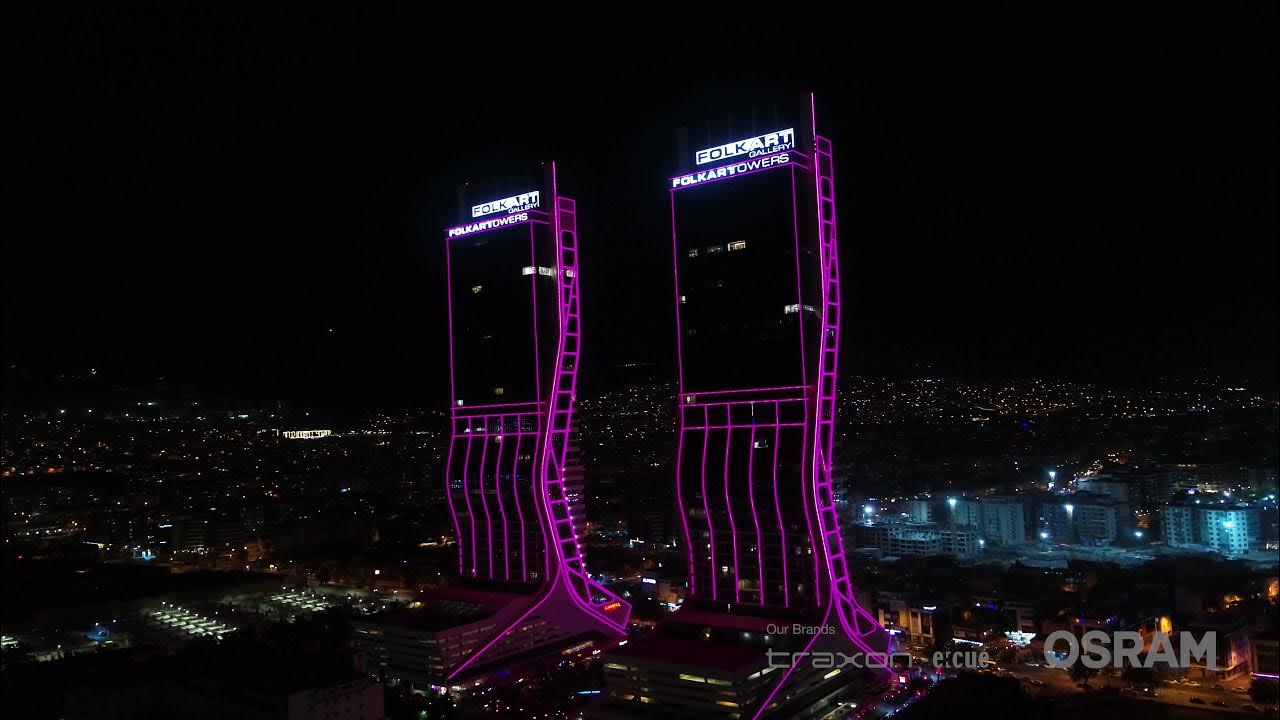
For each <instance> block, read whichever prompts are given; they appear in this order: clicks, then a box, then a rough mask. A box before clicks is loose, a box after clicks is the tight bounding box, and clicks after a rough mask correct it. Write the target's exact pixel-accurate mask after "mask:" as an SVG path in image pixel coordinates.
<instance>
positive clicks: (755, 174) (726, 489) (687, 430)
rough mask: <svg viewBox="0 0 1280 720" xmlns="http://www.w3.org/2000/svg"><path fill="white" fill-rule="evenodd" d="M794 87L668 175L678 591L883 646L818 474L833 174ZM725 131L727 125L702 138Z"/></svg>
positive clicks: (831, 385)
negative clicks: (719, 158) (765, 117)
mask: <svg viewBox="0 0 1280 720" xmlns="http://www.w3.org/2000/svg"><path fill="white" fill-rule="evenodd" d="M808 100H809V103H808V108H807V112H806V113H804V115H805V117H803V122H801V121H799V120H795V121H794V122H795V127H790V126H789V125H788V122H787V121H786V120H785V119H784V120H783V121H781V122H780V124H781V127H755V128H752V129H751V130H750V131H744V132H740V133H738V135H740V136H746V135H750V136H752V138H751V139H749V140H748V141H744V142H742V143H740V145H739V149H740V151H741V154H740V155H739V156H737V157H733V158H729V159H726V160H724V161H723V162H720V163H710V164H708V165H706V166H705V167H704V166H698V167H691V168H688V170H687V172H686V173H685V174H682V175H679V176H677V177H674V178H672V179H671V180H670V181H669V183H668V190H669V193H670V198H671V224H672V251H673V260H674V265H675V269H674V271H675V276H676V297H675V301H676V308H677V312H676V323H677V333H678V337H679V347H678V354H679V368H680V385H679V387H680V393H679V397H678V403H677V407H678V427H679V429H678V432H679V437H678V445H677V459H676V478H675V482H676V497H677V503H678V506H679V516H680V523H681V531H682V534H683V537H684V538H685V539H686V542H685V544H684V546H685V553H686V561H687V562H688V564H689V576H690V598H691V599H692V600H693V601H695V602H697V603H699V604H700V605H701V606H703V607H706V608H719V609H721V610H725V611H728V612H732V613H747V614H754V615H756V616H769V615H770V614H771V613H778V614H779V615H778V616H780V617H781V616H785V617H797V616H800V617H807V618H810V619H811V620H812V621H813V622H815V624H816V623H819V622H821V623H823V624H827V623H829V624H831V625H834V626H837V627H839V628H840V630H841V632H842V634H843V636H844V637H845V638H846V639H847V640H848V641H849V642H850V643H852V645H853V646H855V647H856V648H858V649H861V650H863V651H867V652H884V651H885V650H886V649H887V647H888V637H887V635H886V634H885V632H884V630H883V629H882V628H881V627H880V626H879V624H878V623H877V622H876V621H875V619H874V618H873V617H872V616H871V615H870V614H869V613H868V612H867V611H866V610H864V609H863V608H862V607H861V606H860V605H859V603H858V601H857V600H856V598H855V594H854V588H853V587H852V584H851V582H850V578H849V568H848V565H847V560H846V556H845V552H844V547H843V540H842V538H841V532H840V526H839V519H838V517H837V513H836V503H835V497H834V493H833V487H832V466H831V460H832V451H833V445H834V424H835V422H834V421H835V400H836V377H837V371H838V360H839V346H840V310H841V304H840V279H839V258H838V242H837V234H836V230H837V228H836V205H835V188H834V178H833V175H834V173H833V168H832V149H831V142H830V141H829V140H828V139H827V138H825V137H822V136H821V135H819V134H818V132H817V123H816V118H815V113H814V110H813V103H812V98H811V97H810V98H808ZM776 114H777V113H776V111H775V115H776ZM775 122H779V121H775ZM757 131H773V132H768V133H767V134H765V135H759V136H757V135H756V132H757ZM779 136H781V137H784V138H791V139H792V140H793V142H790V143H781V144H780V143H776V138H777V137H779ZM766 137H772V138H774V139H775V142H774V143H773V144H769V143H762V142H761V140H760V138H766ZM725 139H733V138H723V137H722V138H718V139H717V142H723V140H725ZM731 145H732V143H731V144H730V146H731ZM730 146H726V147H730ZM752 148H754V149H752ZM815 639H816V638H815ZM790 674H791V671H787V672H786V673H783V674H782V675H781V677H780V679H779V682H778V684H777V686H776V687H775V689H774V691H775V692H776V691H777V688H778V687H781V686H782V685H783V684H784V683H785V681H786V680H787V678H788V676H789V675H790ZM770 697H772V696H770ZM764 704H765V705H767V702H766V703H764Z"/></svg>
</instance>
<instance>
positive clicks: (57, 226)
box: [3, 2, 1280, 407]
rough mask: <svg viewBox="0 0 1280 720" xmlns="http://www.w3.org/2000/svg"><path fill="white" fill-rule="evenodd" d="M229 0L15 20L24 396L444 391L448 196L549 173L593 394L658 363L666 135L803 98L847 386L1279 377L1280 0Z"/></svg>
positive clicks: (12, 263) (411, 399)
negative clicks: (927, 3) (663, 5)
mask: <svg viewBox="0 0 1280 720" xmlns="http://www.w3.org/2000/svg"><path fill="white" fill-rule="evenodd" d="M218 5H220V4H215V5H211V6H209V7H206V8H205V9H202V10H197V9H192V8H186V9H183V10H177V9H152V10H144V9H139V8H136V7H135V8H134V9H132V10H118V9H117V10H107V9H105V8H101V7H100V8H96V9H79V10H62V11H47V12H45V13H44V14H42V15H40V16H28V17H26V18H25V19H23V20H22V21H21V22H16V23H15V24H14V26H13V29H14V30H15V31H17V32H16V33H15V34H17V35H18V36H19V37H18V38H17V40H16V43H17V45H16V50H17V52H18V62H17V64H16V67H12V68H11V75H13V76H16V77H15V81H16V84H17V91H16V92H11V93H10V94H9V97H10V103H9V104H8V107H9V109H8V113H7V115H8V116H9V117H10V118H13V119H16V121H17V127H16V128H15V129H11V130H10V131H9V138H10V144H11V148H10V151H9V152H8V153H7V156H8V162H7V165H8V166H9V168H10V176H11V178H12V182H11V185H12V189H11V195H10V198H9V200H10V202H9V206H10V207H11V211H10V212H11V215H10V218H11V222H10V223H9V228H8V230H7V232H5V236H6V237H5V240H4V241H3V242H4V260H5V261H4V264H3V268H4V273H3V277H4V304H3V306H4V311H3V312H4V316H3V317H4V328H3V345H4V348H5V350H4V352H5V365H6V367H7V372H6V377H7V378H9V379H10V380H11V381H12V379H13V378H15V377H18V376H21V377H23V378H25V380H24V382H27V381H28V380H30V379H31V378H35V379H36V381H38V380H39V378H42V377H48V376H53V375H56V374H59V373H83V372H85V371H86V369H87V368H89V367H94V368H97V369H98V370H99V373H100V375H102V376H105V377H109V378H111V379H112V381H113V382H114V381H118V382H120V383H132V382H144V381H148V379H150V378H155V377H165V378H168V379H169V381H172V382H181V383H185V384H189V385H191V386H194V387H197V388H202V389H209V390H218V391H226V390H231V391H234V392H236V393H242V394H244V395H245V396H248V397H252V398H256V399H275V398H280V399H286V400H290V401H294V402H300V403H307V404H313V405H325V404H327V403H355V404H360V405H363V406H368V407H397V406H414V405H443V404H444V402H445V398H446V396H447V392H448V378H447V374H446V371H445V360H446V352H447V350H446V345H445V342H444V340H445V336H444V333H445V295H444V285H443V281H444V268H443V259H444V254H443V247H442V239H441V228H443V227H444V226H446V225H448V224H450V223H451V220H452V219H453V214H454V212H455V188H456V187H457V185H458V184H459V183H461V182H462V181H465V180H467V179H469V178H476V177H484V176H486V175H490V176H491V175H493V174H498V173H504V172H506V171H508V170H509V169H510V168H511V167H513V166H523V165H522V164H525V163H528V162H531V161H534V160H537V159H547V158H554V159H556V160H558V162H559V163H560V168H561V177H562V186H563V190H564V191H565V193H566V194H568V195H571V196H574V197H576V198H577V199H578V202H579V210H580V223H581V226H580V231H581V234H580V238H581V243H582V263H583V268H582V271H583V279H582V283H583V316H584V329H585V333H586V334H585V338H584V340H585V347H584V352H585V355H584V377H583V382H584V383H585V385H586V387H587V388H588V390H598V389H602V388H606V387H609V386H611V385H613V384H616V383H618V382H621V381H622V380H624V379H627V377H628V376H627V375H626V374H625V373H620V372H619V371H618V370H617V369H616V366H617V365H619V364H622V363H627V362H651V363H654V369H653V374H654V375H655V376H656V377H658V378H665V377H667V376H670V375H672V374H673V371H672V368H673V366H674V360H673V348H674V323H673V319H672V312H673V307H672V302H671V296H672V291H671V277H670V233H669V228H668V226H667V193H666V190H665V187H666V186H665V181H666V178H667V177H668V176H669V175H670V174H671V172H670V171H671V170H672V168H673V166H674V163H675V158H674V155H675V142H674V130H675V127H676V126H677V125H679V124H681V123H682V122H683V121H684V120H685V119H686V118H688V117H689V116H690V113H695V112H714V111H715V110H716V108H717V107H718V106H723V104H725V103H730V102H733V101H735V100H737V99H740V98H741V97H743V96H745V95H752V96H758V95H760V94H761V93H762V92H764V93H770V92H776V93H779V94H781V93H786V92H799V91H809V90H813V91H816V92H817V93H818V97H819V102H820V106H823V107H825V117H824V118H823V120H822V122H821V125H822V127H821V128H820V129H821V130H823V131H824V134H826V135H828V136H830V137H831V138H832V139H833V141H834V143H835V148H836V152H837V167H836V183H837V188H838V194H839V196H838V200H839V211H840V237H841V260H842V262H843V272H842V281H843V282H844V284H845V308H846V309H845V316H844V317H845V326H844V338H845V344H844V356H843V360H842V366H843V368H845V369H846V370H849V371H851V372H859V373H869V374H888V375H894V376H930V377H940V376H952V377H972V378H989V377H1001V376H1048V375H1053V376H1065V377H1072V378H1081V379H1087V380H1105V381H1108V382H1111V381H1121V382H1129V381H1143V382H1145V381H1148V380H1150V379H1152V378H1156V377H1161V376H1177V377H1192V376H1197V375H1200V374H1203V373H1210V374H1221V375H1223V376H1224V377H1225V378H1227V379H1229V380H1232V381H1236V380H1239V381H1242V382H1251V383H1256V384H1261V385H1264V386H1268V387H1269V386H1273V385H1274V383H1275V377H1276V338H1277V324H1276V309H1275V301H1276V293H1275V277H1276V270H1277V262H1276V261H1277V257H1276V232H1277V222H1276V220H1277V217H1276V216H1277V209H1276V196H1277V180H1276V149H1277V148H1276V127H1277V114H1276V92H1275V88H1276V87H1277V86H1280V85H1278V84H1277V79H1278V78H1277V74H1278V73H1277V67H1280V65H1277V57H1276V41H1275V38H1276V37H1277V36H1280V34H1278V33H1277V29H1278V28H1277V23H1276V19H1277V17H1276V15H1277V13H1276V5H1275V3H1272V2H1252V3H1251V2H1246V3H1205V4H1202V5H1186V6H1181V7H1179V8H1169V7H1166V6H1165V5H1163V4H1161V5H1151V6H1149V7H1148V8H1146V9H1145V10H1142V11H1139V10H1137V9H1122V8H1118V7H1117V6H1116V5H1115V4H1105V5H1098V6H1096V7H1095V8H1093V9H1090V8H1089V7H1088V6H1086V5H1079V4H1074V5H1069V6H1054V7H1053V9H1050V8H1049V6H1045V7H1043V8H1039V9H1030V8H1028V9H1025V10H1014V9H1012V7H1011V6H1010V7H1005V8H1004V9H1002V10H1001V11H999V12H998V13H997V12H992V13H989V14H982V15H975V14H972V13H965V14H956V15H953V16H939V15H937V14H936V13H926V12H924V11H923V10H921V11H919V12H917V13H914V14H903V15H900V16H861V17H860V16H851V17H849V18H847V19H840V20H839V21H836V20H834V19H831V20H829V21H823V22H822V23H821V25H823V27H824V29H823V30H822V31H821V32H818V33H814V32H811V31H809V30H806V29H805V27H806V25H807V23H808V22H809V21H808V20H806V19H805V18H802V17H795V18H788V17H786V16H778V17H758V16H756V17H752V16H749V15H750V14H749V13H744V12H734V13H727V14H725V15H722V16H720V17H719V18H717V19H715V20H714V21H713V20H711V19H709V18H707V19H703V18H694V17H692V16H689V17H661V18H655V19H654V20H653V21H652V22H651V23H641V22H637V23H636V24H634V25H627V26H625V27H623V26H619V25H618V24H617V23H619V22H621V21H620V20H618V19H616V18H613V17H612V15H609V16H605V15H601V16H600V17H598V18H594V19H593V21H592V22H591V23H590V25H592V27H586V26H584V27H582V28H581V29H580V30H575V29H572V24H570V23H565V24H563V25H562V26H561V29H560V30H558V31H556V32H554V33H552V32H543V31H542V30H535V29H533V28H534V26H535V25H536V24H537V23H533V24H529V22H528V19H527V18H526V17H524V16H523V15H522V16H521V17H518V18H513V17H510V16H507V15H504V14H501V13H492V14H489V15H486V16H484V18H483V20H482V21H477V23H476V24H474V25H467V24H465V23H464V22H463V20H462V19H459V20H458V21H457V23H455V24H450V22H451V21H449V22H447V21H446V20H445V19H444V18H443V17H430V16H423V17H408V16H405V17H393V16H390V15H385V14H383V15H372V16H368V15H360V14H357V13H355V12H353V11H346V12H342V13H322V12H317V11H308V13H307V14H301V13H299V14H293V13H290V12H286V11H283V10H280V11H271V10H255V11H253V12H237V11H233V10H230V9H225V8H221V7H218ZM529 10H530V8H528V7H526V11H529ZM1068 10H1069V14H1068V12H1067V11H1068ZM794 11H796V12H799V11H800V10H799V8H795V10H794ZM54 12H60V14H56V15H55V14H53V13H54ZM825 33H831V34H830V35H825ZM632 38H634V39H632ZM15 218H16V222H15V221H12V219H15Z"/></svg>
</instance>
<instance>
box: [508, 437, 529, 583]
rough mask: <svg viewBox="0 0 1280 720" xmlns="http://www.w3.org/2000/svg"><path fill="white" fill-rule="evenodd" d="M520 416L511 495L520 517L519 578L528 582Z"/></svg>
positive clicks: (522, 438) (512, 468) (512, 470)
mask: <svg viewBox="0 0 1280 720" xmlns="http://www.w3.org/2000/svg"><path fill="white" fill-rule="evenodd" d="M522 424H523V422H522V419H521V416H519V415H517V416H516V452H515V457H514V458H512V459H511V495H512V496H513V497H515V499H516V516H517V517H519V518H520V579H521V580H522V581H524V582H529V559H528V555H527V553H526V550H525V528H524V509H523V508H521V507H520V444H521V442H523V440H524V428H522V427H521V425H522Z"/></svg>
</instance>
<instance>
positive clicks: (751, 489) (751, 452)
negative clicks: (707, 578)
mask: <svg viewBox="0 0 1280 720" xmlns="http://www.w3.org/2000/svg"><path fill="white" fill-rule="evenodd" d="M751 419H752V420H755V405H754V404H753V405H752V406H751ZM747 453H748V455H747V499H748V500H750V501H751V521H752V522H753V523H754V524H755V526H756V569H757V570H758V571H759V576H760V577H759V579H758V580H757V582H758V583H759V586H758V588H757V589H758V590H759V593H760V604H761V605H764V535H763V534H762V533H761V532H760V516H759V515H758V514H756V487H755V478H754V477H753V476H754V474H755V466H756V426H755V423H754V422H753V423H752V425H751V437H750V438H748V440H747Z"/></svg>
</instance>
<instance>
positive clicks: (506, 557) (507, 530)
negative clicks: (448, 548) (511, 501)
mask: <svg viewBox="0 0 1280 720" xmlns="http://www.w3.org/2000/svg"><path fill="white" fill-rule="evenodd" d="M506 426H507V416H506V415H499V416H498V436H497V438H496V439H495V440H494V442H495V443H497V444H498V459H496V460H494V461H493V489H494V491H495V492H496V494H497V496H498V516H499V517H501V518H502V568H503V570H502V572H503V579H505V580H506V581H507V582H510V581H511V526H510V525H508V524H507V508H506V506H505V505H504V504H503V502H502V450H503V445H505V443H503V442H502V440H503V437H502V436H503V435H504V434H505V433H506V429H507V427H506Z"/></svg>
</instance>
